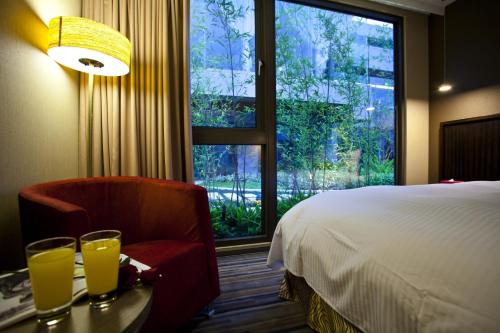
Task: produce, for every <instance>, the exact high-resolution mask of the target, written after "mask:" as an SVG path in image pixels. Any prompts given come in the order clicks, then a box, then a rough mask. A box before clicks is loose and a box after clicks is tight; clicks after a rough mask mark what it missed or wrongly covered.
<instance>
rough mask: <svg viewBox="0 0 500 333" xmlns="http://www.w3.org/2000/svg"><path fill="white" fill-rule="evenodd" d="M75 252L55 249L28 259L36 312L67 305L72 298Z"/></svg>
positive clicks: (69, 249) (68, 249) (66, 249)
mask: <svg viewBox="0 0 500 333" xmlns="http://www.w3.org/2000/svg"><path fill="white" fill-rule="evenodd" d="M74 267H75V250H74V249H71V248H57V249H52V250H47V251H45V252H40V253H37V254H35V255H33V256H31V257H29V258H28V268H29V274H30V280H31V287H32V289H33V298H34V301H35V307H36V308H37V310H50V309H53V308H57V307H60V306H63V305H65V304H68V303H69V302H71V300H72V297H73V270H74Z"/></svg>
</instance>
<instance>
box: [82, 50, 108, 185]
mask: <svg viewBox="0 0 500 333" xmlns="http://www.w3.org/2000/svg"><path fill="white" fill-rule="evenodd" d="M78 61H79V62H81V63H82V64H84V65H85V66H86V67H88V68H89V70H88V71H87V73H88V74H89V81H88V85H87V177H92V176H93V156H92V151H93V149H92V148H93V137H94V136H93V130H94V73H92V69H93V68H102V67H104V64H103V63H102V62H100V61H98V60H95V59H89V58H81V59H78Z"/></svg>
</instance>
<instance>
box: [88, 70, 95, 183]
mask: <svg viewBox="0 0 500 333" xmlns="http://www.w3.org/2000/svg"><path fill="white" fill-rule="evenodd" d="M90 66H92V65H90ZM93 130H94V74H92V73H89V82H88V85H87V177H92V176H93V163H92V162H93V156H92V155H93V154H92V150H93V149H92V148H93V147H92V146H93V140H92V138H93V133H92V132H93Z"/></svg>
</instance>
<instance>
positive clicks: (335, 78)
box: [191, 0, 395, 238]
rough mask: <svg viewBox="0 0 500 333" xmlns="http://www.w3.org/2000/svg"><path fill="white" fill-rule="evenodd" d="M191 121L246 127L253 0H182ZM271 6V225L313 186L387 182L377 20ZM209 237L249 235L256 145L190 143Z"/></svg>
mask: <svg viewBox="0 0 500 333" xmlns="http://www.w3.org/2000/svg"><path fill="white" fill-rule="evenodd" d="M191 6H192V10H191V17H192V18H191V34H192V37H191V82H192V83H191V100H192V125H193V126H210V127H254V126H255V29H254V26H253V25H254V9H253V1H247V0H234V1H230V0H192V1H191ZM371 21H372V22H371V23H370V22H368V21H367V19H363V18H359V17H354V16H352V15H348V14H344V13H338V12H333V11H328V10H324V9H317V8H313V7H308V6H304V5H299V4H294V3H288V2H284V1H276V21H275V22H276V100H277V109H276V122H277V128H276V131H277V133H276V134H277V163H278V164H277V170H278V177H277V178H278V184H277V185H278V218H281V217H282V216H283V214H284V213H285V212H286V211H287V210H288V209H290V208H291V207H292V206H293V205H295V204H296V203H298V202H300V201H302V200H304V199H305V198H307V197H309V196H311V195H314V194H315V193H318V192H320V191H325V190H331V189H346V188H354V187H360V186H368V185H380V184H393V183H394V156H395V151H394V149H395V145H394V90H393V86H394V78H393V47H394V41H393V34H392V26H391V25H389V24H375V23H373V22H374V21H373V20H371ZM193 156H194V164H195V179H196V182H197V183H198V184H200V185H202V186H205V187H206V188H207V189H208V191H209V193H210V207H211V215H212V223H213V229H214V233H215V236H216V238H233V237H241V236H251V235H258V234H261V233H262V231H263V229H262V225H261V223H262V217H261V211H262V210H261V204H260V200H261V199H262V198H261V180H260V179H261V170H260V147H258V146H245V145H199V146H195V147H194V151H193Z"/></svg>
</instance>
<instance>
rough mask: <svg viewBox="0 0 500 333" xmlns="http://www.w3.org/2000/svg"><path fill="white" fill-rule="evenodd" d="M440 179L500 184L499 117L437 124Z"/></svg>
mask: <svg viewBox="0 0 500 333" xmlns="http://www.w3.org/2000/svg"><path fill="white" fill-rule="evenodd" d="M440 151H441V163H440V164H441V168H440V169H441V172H440V178H441V179H451V178H454V179H458V180H465V181H472V180H500V114H499V115H496V116H493V117H482V118H473V119H465V120H460V121H453V122H445V123H442V124H441V149H440Z"/></svg>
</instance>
